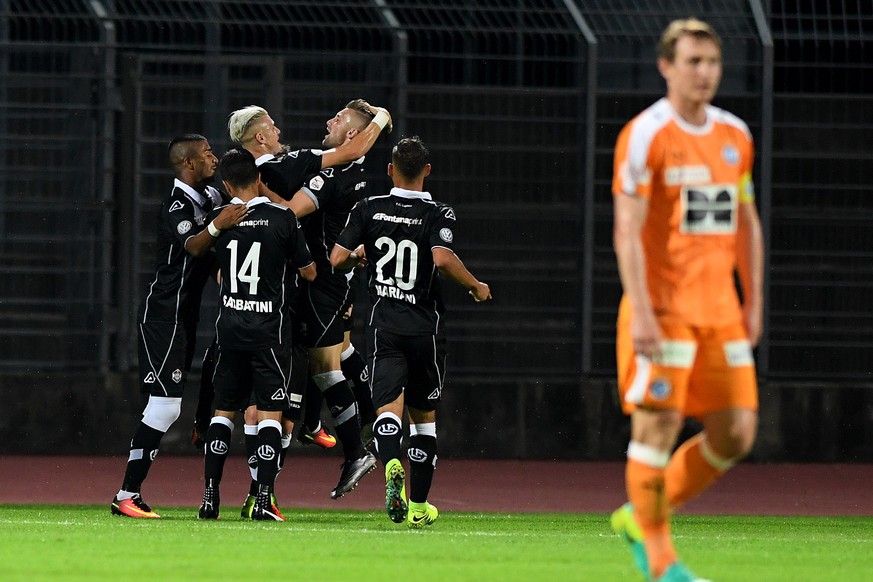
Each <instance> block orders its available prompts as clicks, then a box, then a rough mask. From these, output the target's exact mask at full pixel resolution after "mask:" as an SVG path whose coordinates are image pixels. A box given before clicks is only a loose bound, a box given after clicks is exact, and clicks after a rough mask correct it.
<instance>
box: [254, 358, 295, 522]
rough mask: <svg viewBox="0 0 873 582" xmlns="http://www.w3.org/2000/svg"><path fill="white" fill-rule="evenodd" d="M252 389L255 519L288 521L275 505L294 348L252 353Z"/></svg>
mask: <svg viewBox="0 0 873 582" xmlns="http://www.w3.org/2000/svg"><path fill="white" fill-rule="evenodd" d="M252 368H253V376H252V385H253V392H254V395H255V401H256V403H257V407H258V441H257V447H256V455H257V463H258V493H257V496H256V499H255V505H254V507H253V508H252V519H255V520H267V521H270V520H272V521H285V518H284V517H283V516H282V513H281V512H280V511H279V508H278V507H276V506H275V504H274V503H273V498H274V496H273V492H274V487H275V482H276V475H278V473H279V462H280V458H281V450H282V430H283V427H282V413H283V411H284V410H285V408H286V407H287V405H288V402H289V397H288V389H289V382H290V375H289V372H290V370H291V348H290V346H289V347H276V348H272V349H267V350H262V351H258V352H252Z"/></svg>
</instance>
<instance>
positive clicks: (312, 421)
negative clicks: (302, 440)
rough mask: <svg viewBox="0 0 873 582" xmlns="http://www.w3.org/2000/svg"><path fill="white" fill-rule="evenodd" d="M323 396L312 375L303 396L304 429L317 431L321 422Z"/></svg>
mask: <svg viewBox="0 0 873 582" xmlns="http://www.w3.org/2000/svg"><path fill="white" fill-rule="evenodd" d="M322 401H323V397H322V395H321V390H319V389H318V385H316V383H315V381H314V380H313V379H312V377H311V376H310V377H309V378H308V379H307V381H306V395H305V396H304V397H303V430H306V431H309V432H315V431H316V430H318V425H319V424H320V423H321V403H322Z"/></svg>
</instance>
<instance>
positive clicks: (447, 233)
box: [440, 228, 455, 243]
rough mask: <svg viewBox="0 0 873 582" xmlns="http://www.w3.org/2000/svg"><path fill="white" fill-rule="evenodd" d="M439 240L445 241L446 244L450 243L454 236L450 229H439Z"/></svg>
mask: <svg viewBox="0 0 873 582" xmlns="http://www.w3.org/2000/svg"><path fill="white" fill-rule="evenodd" d="M440 238H441V239H443V240H444V241H446V242H447V243H450V242H452V240H453V239H454V238H455V236H454V235H453V234H452V229H451V228H441V229H440Z"/></svg>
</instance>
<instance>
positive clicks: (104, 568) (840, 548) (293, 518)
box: [0, 505, 873, 582]
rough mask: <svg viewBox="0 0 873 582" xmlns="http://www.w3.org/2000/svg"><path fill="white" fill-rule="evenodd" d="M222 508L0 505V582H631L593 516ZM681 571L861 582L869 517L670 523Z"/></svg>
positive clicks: (872, 525)
mask: <svg viewBox="0 0 873 582" xmlns="http://www.w3.org/2000/svg"><path fill="white" fill-rule="evenodd" d="M234 509H235V508H234V507H232V506H231V507H225V508H224V510H225V516H224V519H222V520H221V521H218V522H201V521H199V520H198V519H197V518H196V509H194V508H191V509H170V510H166V509H164V510H162V511H161V514H162V516H163V519H160V520H131V519H126V518H119V517H114V516H111V515H110V514H109V511H108V508H107V507H102V506H101V507H95V506H36V505H3V506H0V580H4V581H17V580H21V581H27V582H33V581H38V580H124V581H127V580H157V581H161V582H164V581H170V580H212V581H214V580H242V579H244V578H249V577H253V578H255V579H258V580H270V579H276V580H281V581H284V580H294V581H302V582H333V581H342V580H349V581H359V580H360V581H368V580H378V581H394V580H397V581H401V580H408V581H410V582H418V581H425V580H439V581H456V580H471V581H472V580H476V581H491V580H501V581H503V580H533V581H537V582H546V581H564V580H592V581H612V580H639V579H640V578H638V577H637V575H636V572H635V570H634V569H633V567H632V566H631V559H630V554H629V552H628V551H627V549H626V548H625V546H624V543H623V542H622V541H620V540H619V539H618V538H617V537H615V536H614V535H613V534H612V533H611V531H610V529H609V526H608V523H607V522H608V520H607V516H605V515H593V514H482V513H444V514H442V515H440V519H439V521H438V522H437V523H436V524H435V525H434V526H432V527H431V528H430V529H427V530H423V531H409V530H407V528H406V527H405V526H398V525H395V524H393V523H391V522H390V521H388V519H387V517H385V515H384V514H383V513H382V512H361V511H300V510H294V509H291V508H288V509H285V510H284V512H285V516H286V517H287V518H288V519H289V521H288V522H286V523H262V522H246V521H242V520H240V519H239V518H238V515H237V514H236V512H235V511H234ZM674 532H675V534H676V544H677V548H678V549H679V551H680V553H681V554H682V556H683V558H684V560H685V561H686V562H687V563H688V564H689V565H691V566H692V568H693V569H694V570H695V571H696V572H697V573H698V574H700V575H702V576H706V577H708V578H712V579H713V580H715V581H716V582H729V581H737V582H747V581H759V580H760V581H774V582H775V581H782V580H784V581H792V582H796V581H798V580H802V581H805V582H809V581H818V580H822V581H824V580H835V581H836V580H840V581H842V580H853V581H857V580H873V550H871V547H873V518H859V517H854V518H852V517H840V518H809V517H791V518H788V517H701V516H678V517H676V519H675V521H674Z"/></svg>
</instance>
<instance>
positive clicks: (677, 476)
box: [664, 433, 730, 509]
mask: <svg viewBox="0 0 873 582" xmlns="http://www.w3.org/2000/svg"><path fill="white" fill-rule="evenodd" d="M704 439H705V437H704V435H703V433H698V434H696V435H694V436H693V437H691V438H690V439H688V440H687V441H685V442H684V443H682V446H680V447H679V448H678V449H677V450H676V452H675V453H673V456H672V457H670V462H669V463H668V464H667V470H666V471H665V473H664V485H665V487H666V491H667V500H668V501H669V503H670V507H671V509H675V508H677V507H680V506H682V505H684V504H685V503H686V502H687V501H688V500H689V499H692V498H694V497H697V496H698V495H700V494H701V493H703V492H704V491H705V490H706V489H707V488H709V486H710V485H712V484H713V483H714V482H715V480H716V479H718V478H719V477H721V476H722V475H724V472H725V470H726V469H727V468H728V467H729V466H730V462H729V461H727V460H721V459H718V458H717V457H714V453H711V452H710V455H709V456H710V460H711V461H712V462H715V463H718V464H720V465H721V468H717V467H714V466H713V465H712V462H710V461H707V459H706V457H704V455H703V450H702V447H703V446H705V445H704V444H703V443H704Z"/></svg>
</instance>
